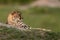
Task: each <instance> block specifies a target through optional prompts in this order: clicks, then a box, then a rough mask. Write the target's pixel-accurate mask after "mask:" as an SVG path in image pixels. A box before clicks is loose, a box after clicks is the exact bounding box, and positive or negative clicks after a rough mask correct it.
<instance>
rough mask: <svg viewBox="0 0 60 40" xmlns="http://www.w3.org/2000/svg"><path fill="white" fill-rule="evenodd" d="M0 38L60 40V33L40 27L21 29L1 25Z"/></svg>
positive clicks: (3, 39)
mask: <svg viewBox="0 0 60 40" xmlns="http://www.w3.org/2000/svg"><path fill="white" fill-rule="evenodd" d="M0 40H60V33H55V32H52V31H51V32H48V31H43V30H38V29H31V30H27V31H21V30H17V29H14V28H7V27H0Z"/></svg>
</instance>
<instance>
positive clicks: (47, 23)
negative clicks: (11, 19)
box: [0, 6, 60, 32]
mask: <svg viewBox="0 0 60 40" xmlns="http://www.w3.org/2000/svg"><path fill="white" fill-rule="evenodd" d="M13 9H14V7H8V6H6V7H1V8H0V22H4V23H5V22H6V19H7V16H8V14H9V13H10V12H11V11H12V10H13ZM21 12H22V15H23V18H24V19H23V21H24V22H25V23H26V24H27V25H30V26H31V27H33V28H38V27H39V28H46V29H51V30H53V31H55V32H60V8H50V7H39V8H38V7H32V8H29V9H27V10H21Z"/></svg>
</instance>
